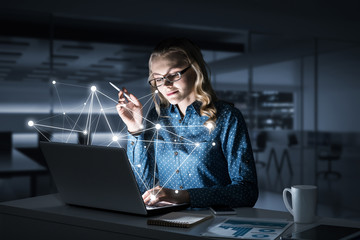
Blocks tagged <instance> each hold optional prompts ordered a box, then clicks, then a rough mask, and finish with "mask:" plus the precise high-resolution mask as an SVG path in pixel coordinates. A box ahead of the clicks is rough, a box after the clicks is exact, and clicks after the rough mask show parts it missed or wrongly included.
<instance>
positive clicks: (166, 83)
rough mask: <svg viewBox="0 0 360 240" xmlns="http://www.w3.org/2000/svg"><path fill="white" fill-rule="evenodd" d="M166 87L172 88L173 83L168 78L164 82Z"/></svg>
mask: <svg viewBox="0 0 360 240" xmlns="http://www.w3.org/2000/svg"><path fill="white" fill-rule="evenodd" d="M164 85H165V86H172V85H173V82H171V81H169V80H168V79H167V78H165V82H164Z"/></svg>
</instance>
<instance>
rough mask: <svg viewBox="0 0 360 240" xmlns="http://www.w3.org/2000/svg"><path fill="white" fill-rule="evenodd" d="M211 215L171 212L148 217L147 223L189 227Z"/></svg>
mask: <svg viewBox="0 0 360 240" xmlns="http://www.w3.org/2000/svg"><path fill="white" fill-rule="evenodd" d="M212 217H213V216H212V215H206V214H196V213H188V212H171V213H168V214H165V215H163V216H160V217H157V218H150V219H148V220H147V224H149V225H159V226H166V227H181V228H189V227H191V226H193V225H195V224H198V223H201V222H204V221H206V220H208V219H210V218H212Z"/></svg>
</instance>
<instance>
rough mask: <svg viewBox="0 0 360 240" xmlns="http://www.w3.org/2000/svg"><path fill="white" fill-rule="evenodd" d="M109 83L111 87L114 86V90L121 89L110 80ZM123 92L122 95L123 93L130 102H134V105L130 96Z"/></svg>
mask: <svg viewBox="0 0 360 240" xmlns="http://www.w3.org/2000/svg"><path fill="white" fill-rule="evenodd" d="M109 83H110V85H111V86H112V87H113V88H115V89H116V90H118V91H119V92H120V91H121V90H120V89H119V88H118V87H117V86H115V85H114V84H113V83H112V82H109ZM123 93H124V95H125V97H126V98H127V99H128V100H129V101H130V102H132V103H133V104H135V105H136V103H135V102H134V101H133V100H132V99H131V98H130V96H129V95H127V94H126V93H125V92H123Z"/></svg>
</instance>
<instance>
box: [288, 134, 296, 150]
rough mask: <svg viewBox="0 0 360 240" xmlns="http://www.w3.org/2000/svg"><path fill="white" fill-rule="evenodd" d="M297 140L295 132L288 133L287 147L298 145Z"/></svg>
mask: <svg viewBox="0 0 360 240" xmlns="http://www.w3.org/2000/svg"><path fill="white" fill-rule="evenodd" d="M298 143H299V142H298V140H297V137H296V134H295V133H290V134H288V147H293V146H295V145H298Z"/></svg>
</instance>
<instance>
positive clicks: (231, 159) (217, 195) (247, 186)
mask: <svg viewBox="0 0 360 240" xmlns="http://www.w3.org/2000/svg"><path fill="white" fill-rule="evenodd" d="M224 115H225V114H224ZM224 115H223V116H219V119H218V121H223V127H222V129H221V134H220V138H221V145H222V146H221V149H222V151H223V155H224V157H225V159H226V161H227V165H228V172H227V173H224V174H228V175H229V177H230V180H231V182H230V183H229V184H228V185H226V186H219V185H215V186H212V187H207V188H192V189H188V190H187V191H188V192H189V196H190V203H191V206H192V207H209V206H212V205H228V206H231V207H245V206H246V207H252V206H254V204H255V203H256V201H257V198H258V185H257V174H256V168H255V163H254V158H253V152H252V148H251V143H250V139H249V136H248V132H247V127H246V124H245V121H244V119H243V117H242V115H241V113H240V111H238V110H236V109H235V110H233V111H231V114H227V115H226V116H224ZM219 161H220V159H219ZM213 171H216V169H213Z"/></svg>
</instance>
